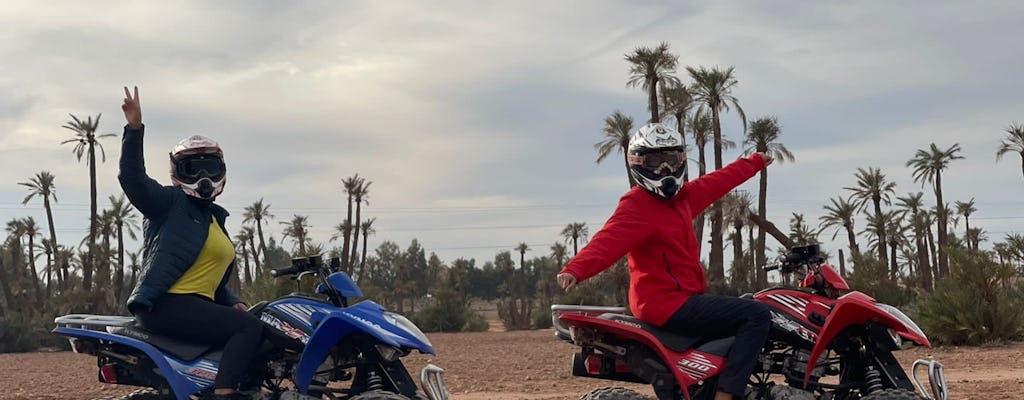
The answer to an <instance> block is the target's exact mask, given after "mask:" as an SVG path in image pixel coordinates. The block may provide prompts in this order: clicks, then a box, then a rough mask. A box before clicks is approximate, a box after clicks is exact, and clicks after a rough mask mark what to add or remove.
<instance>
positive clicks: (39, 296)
mask: <svg viewBox="0 0 1024 400" xmlns="http://www.w3.org/2000/svg"><path fill="white" fill-rule="evenodd" d="M34 242H35V240H34V238H33V237H32V236H29V237H28V269H29V271H32V286H33V288H35V290H36V304H37V305H38V304H42V303H43V290H42V288H41V287H40V286H39V273H38V272H36V254H35V243H34Z"/></svg>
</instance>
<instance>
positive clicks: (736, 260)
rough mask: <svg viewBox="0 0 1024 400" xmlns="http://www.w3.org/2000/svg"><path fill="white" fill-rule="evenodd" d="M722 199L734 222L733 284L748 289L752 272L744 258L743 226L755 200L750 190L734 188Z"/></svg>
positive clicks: (732, 236)
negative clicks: (749, 270)
mask: <svg viewBox="0 0 1024 400" xmlns="http://www.w3.org/2000/svg"><path fill="white" fill-rule="evenodd" d="M722 201H723V202H724V203H725V204H724V205H725V213H726V216H727V217H728V219H729V221H731V222H732V228H733V234H731V235H729V236H730V238H731V239H732V260H733V261H732V277H731V278H732V279H731V281H732V284H733V285H734V286H738V287H739V288H740V289H742V290H747V289H749V287H750V284H751V282H750V281H749V280H748V277H749V276H750V273H749V272H748V269H747V266H748V265H749V264H750V263H749V262H747V261H746V260H744V258H743V227H744V226H745V225H746V221H747V212H748V210H750V207H751V206H752V205H753V203H754V200H753V198H752V197H751V196H750V192H747V191H745V190H734V191H732V192H729V194H727V195H726V196H725V197H724V198H723V199H722Z"/></svg>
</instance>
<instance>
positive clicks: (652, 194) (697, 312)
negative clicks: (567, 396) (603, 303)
mask: <svg viewBox="0 0 1024 400" xmlns="http://www.w3.org/2000/svg"><path fill="white" fill-rule="evenodd" d="M626 157H627V161H628V163H629V172H630V175H631V176H632V177H633V179H634V181H635V182H636V183H637V185H636V186H635V187H633V188H632V189H630V190H629V191H628V192H626V194H625V195H623V196H622V198H621V199H619V205H618V207H617V208H616V209H615V212H614V213H613V214H612V216H611V218H609V219H608V221H607V222H606V223H605V224H604V227H602V228H601V230H600V231H599V232H597V234H595V235H594V236H593V238H592V239H591V241H590V243H588V244H587V246H586V247H584V248H583V249H582V250H580V252H579V254H577V255H576V256H575V257H573V259H572V260H571V261H569V263H568V264H567V265H566V266H565V268H563V269H562V271H561V272H560V273H559V274H558V275H557V277H556V279H557V280H558V284H559V285H560V286H561V287H562V288H563V289H565V290H566V291H569V290H572V288H573V287H575V286H576V285H577V284H578V283H579V282H582V281H584V280H586V279H588V278H590V277H592V276H594V275H597V274H598V273H599V272H601V271H603V270H605V269H607V268H608V267H609V266H611V265H612V264H613V263H614V262H615V261H617V260H619V259H621V258H622V256H624V255H628V257H629V278H630V279H629V280H630V286H629V307H630V310H632V312H633V315H634V316H636V317H637V318H639V319H641V320H643V321H645V322H648V323H650V324H653V325H656V326H659V327H662V328H664V329H666V330H670V331H674V332H680V333H685V334H693V335H702V336H717V337H726V336H736V341H735V342H734V344H733V346H732V348H731V349H730V351H729V354H728V357H727V359H728V361H727V362H726V365H725V369H724V371H723V373H722V374H721V376H720V377H719V382H718V392H717V393H716V394H715V399H716V400H728V399H730V398H737V399H738V398H742V397H743V395H744V392H745V390H746V386H747V382H748V380H749V378H750V374H751V373H752V372H753V369H754V365H755V363H756V361H757V356H758V354H759V353H760V349H761V347H762V346H763V345H764V341H765V340H766V339H767V337H768V329H769V327H770V319H769V318H770V313H769V309H768V307H767V306H765V305H764V304H761V303H759V302H756V301H753V300H748V299H740V298H736V297H726V296H711V295H705V294H704V291H705V289H707V277H705V275H704V269H703V267H701V265H700V245H699V243H697V238H696V235H695V234H694V232H693V217H694V216H695V215H698V214H700V213H701V212H702V211H704V209H705V208H707V207H708V206H709V205H711V203H713V202H714V201H715V200H718V199H719V198H720V197H722V196H724V195H725V194H726V193H728V192H729V191H730V190H732V189H733V188H735V187H736V186H739V185H740V184H741V183H743V182H745V181H746V180H747V179H750V178H751V177H753V176H754V175H755V174H756V173H757V172H758V171H760V170H761V169H762V168H765V167H767V166H768V164H771V163H772V158H771V157H770V156H768V155H767V154H764V153H754V154H752V155H751V156H749V157H746V158H740V159H738V160H736V161H735V162H733V163H731V164H729V165H727V166H726V167H725V168H722V169H719V170H717V171H714V172H712V173H710V174H707V175H704V176H702V177H700V178H698V179H696V180H693V181H690V182H687V183H685V184H682V176H683V173H684V172H685V170H686V156H685V154H684V153H683V141H682V136H680V134H679V132H677V131H676V130H674V129H672V128H669V127H666V126H664V125H661V124H659V123H652V124H647V125H645V126H643V127H641V128H640V129H639V130H638V131H637V132H636V133H634V134H633V136H632V137H631V138H630V141H629V148H628V150H627V155H626ZM734 396H735V397H734Z"/></svg>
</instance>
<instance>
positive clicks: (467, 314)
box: [412, 290, 487, 332]
mask: <svg viewBox="0 0 1024 400" xmlns="http://www.w3.org/2000/svg"><path fill="white" fill-rule="evenodd" d="M435 299H436V301H435V302H433V303H432V304H430V305H428V306H427V307H426V308H424V309H423V310H421V311H420V312H418V313H416V314H415V315H413V316H412V321H413V323H415V324H416V326H418V327H419V328H420V329H421V330H423V331H424V332H466V331H470V332H480V331H486V330H487V321H486V320H485V319H484V317H483V316H482V315H480V314H478V313H476V312H474V311H473V310H471V309H470V308H469V307H468V306H467V305H466V304H465V303H463V302H462V301H461V300H460V299H459V298H458V296H457V295H456V294H455V292H454V291H451V290H440V291H438V292H437V296H435ZM481 326H482V328H481Z"/></svg>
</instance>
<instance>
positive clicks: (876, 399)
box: [861, 389, 925, 400]
mask: <svg viewBox="0 0 1024 400" xmlns="http://www.w3.org/2000/svg"><path fill="white" fill-rule="evenodd" d="M861 400H925V398H924V397H922V396H921V395H919V394H917V393H915V392H911V391H909V390H906V389H885V390H879V391H877V392H874V393H871V394H869V395H867V396H864V397H861Z"/></svg>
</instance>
